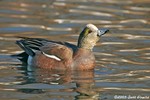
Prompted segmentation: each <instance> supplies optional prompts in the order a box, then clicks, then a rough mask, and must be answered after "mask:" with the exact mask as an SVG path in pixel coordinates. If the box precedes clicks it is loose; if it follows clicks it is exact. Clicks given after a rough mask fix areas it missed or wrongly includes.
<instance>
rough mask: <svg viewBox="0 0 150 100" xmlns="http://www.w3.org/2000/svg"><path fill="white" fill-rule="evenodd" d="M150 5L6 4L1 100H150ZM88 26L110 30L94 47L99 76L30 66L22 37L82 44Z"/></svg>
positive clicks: (138, 0)
mask: <svg viewBox="0 0 150 100" xmlns="http://www.w3.org/2000/svg"><path fill="white" fill-rule="evenodd" d="M149 12H150V1H149V0H109V1H108V0H105V1H104V0H74V1H73V0H1V1H0V73H1V74H0V77H1V78H0V99H1V100H34V99H36V100H74V99H79V100H80V99H82V100H116V99H117V100H121V99H124V100H125V99H126V100H127V99H128V100H129V99H130V100H137V99H139V100H149V99H150V22H149V15H150V14H149ZM87 23H92V24H95V25H96V26H97V27H99V28H109V29H110V32H109V33H108V34H106V35H105V36H103V37H102V39H101V41H100V43H98V44H97V46H96V47H95V48H94V50H93V51H94V53H95V56H96V63H97V64H96V68H95V70H94V71H83V72H74V71H71V72H59V71H57V72H54V71H49V70H42V69H36V70H35V71H34V72H28V71H27V70H26V66H24V65H21V62H20V61H18V60H17V59H15V58H11V57H10V56H9V55H11V54H16V53H19V52H21V49H20V48H19V47H18V46H17V45H16V44H15V41H16V40H18V39H19V38H17V36H25V37H37V38H46V39H49V40H57V41H68V42H70V43H73V44H76V41H77V38H78V35H79V33H80V32H81V30H82V29H83V27H84V26H85V25H86V24H87Z"/></svg>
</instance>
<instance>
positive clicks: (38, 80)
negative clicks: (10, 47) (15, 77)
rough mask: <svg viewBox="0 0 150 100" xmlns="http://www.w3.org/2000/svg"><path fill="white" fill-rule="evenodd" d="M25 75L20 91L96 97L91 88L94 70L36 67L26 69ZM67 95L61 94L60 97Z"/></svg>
mask: <svg viewBox="0 0 150 100" xmlns="http://www.w3.org/2000/svg"><path fill="white" fill-rule="evenodd" d="M26 77H27V78H26V83H23V85H22V88H20V89H18V91H20V92H25V93H30V94H32V93H36V94H37V93H40V94H43V93H46V92H47V93H46V94H49V97H55V94H57V93H58V95H61V93H68V94H67V96H68V97H69V98H70V97H72V98H75V99H82V98H84V99H85V100H86V99H89V98H96V97H98V96H97V94H98V93H97V92H96V91H95V89H93V87H94V84H95V83H94V71H68V70H66V71H60V70H57V71H56V70H55V71H52V70H47V69H41V68H37V69H35V70H34V71H33V72H28V71H27V75H26ZM42 87H43V88H42ZM45 88H46V89H45ZM49 92H50V93H49ZM70 94H74V95H70ZM67 96H66V95H61V98H66V97H67ZM56 98H58V97H56ZM91 100H92V99H91Z"/></svg>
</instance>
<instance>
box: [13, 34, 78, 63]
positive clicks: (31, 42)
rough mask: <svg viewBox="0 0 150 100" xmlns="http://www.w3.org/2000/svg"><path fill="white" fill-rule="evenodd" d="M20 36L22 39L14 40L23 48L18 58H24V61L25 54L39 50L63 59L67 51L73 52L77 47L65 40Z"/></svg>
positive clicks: (32, 53)
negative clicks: (57, 40)
mask: <svg viewBox="0 0 150 100" xmlns="http://www.w3.org/2000/svg"><path fill="white" fill-rule="evenodd" d="M21 38H22V40H19V41H16V43H17V44H18V45H19V46H20V47H21V48H22V49H23V50H24V52H23V53H21V54H19V55H18V56H19V58H20V60H22V59H23V58H24V59H23V60H24V61H26V59H25V58H27V57H26V56H29V55H30V56H34V55H35V53H36V52H37V51H41V52H42V53H43V54H45V55H46V56H48V55H53V56H57V57H59V58H60V59H64V58H65V55H66V54H67V53H68V54H73V52H74V51H75V50H76V48H77V47H76V46H75V45H73V44H70V43H67V42H56V41H51V40H46V39H41V38H26V37H21ZM62 54H64V55H62ZM23 56H24V57H23ZM21 57H23V58H21ZM63 57H64V58H63ZM66 57H67V56H66Z"/></svg>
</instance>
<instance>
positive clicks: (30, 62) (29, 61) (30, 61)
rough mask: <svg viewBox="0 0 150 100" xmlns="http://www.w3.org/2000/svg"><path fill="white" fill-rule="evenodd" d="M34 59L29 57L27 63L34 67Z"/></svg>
mask: <svg viewBox="0 0 150 100" xmlns="http://www.w3.org/2000/svg"><path fill="white" fill-rule="evenodd" d="M32 59H33V57H32V56H30V55H29V56H28V61H27V63H28V65H32Z"/></svg>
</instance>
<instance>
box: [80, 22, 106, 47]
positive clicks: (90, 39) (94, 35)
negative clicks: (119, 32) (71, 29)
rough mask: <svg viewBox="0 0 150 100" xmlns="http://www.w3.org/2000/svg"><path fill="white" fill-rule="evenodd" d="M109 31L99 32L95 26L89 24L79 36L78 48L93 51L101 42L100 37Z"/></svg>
mask: <svg viewBox="0 0 150 100" xmlns="http://www.w3.org/2000/svg"><path fill="white" fill-rule="evenodd" d="M107 31H108V30H107V29H101V30H98V28H97V27H96V26H95V25H93V24H87V25H86V27H85V28H84V30H83V31H82V32H81V34H80V36H79V39H78V47H79V48H85V49H90V50H92V49H93V47H94V46H95V45H96V43H97V42H98V41H99V39H100V36H102V35H103V34H105V33H106V32H107Z"/></svg>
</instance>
